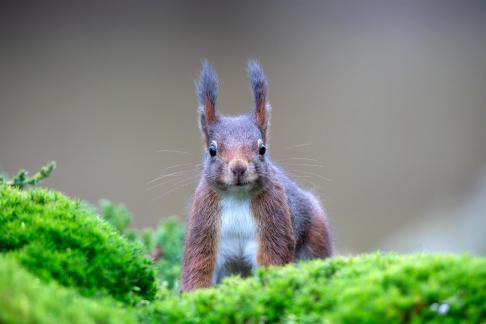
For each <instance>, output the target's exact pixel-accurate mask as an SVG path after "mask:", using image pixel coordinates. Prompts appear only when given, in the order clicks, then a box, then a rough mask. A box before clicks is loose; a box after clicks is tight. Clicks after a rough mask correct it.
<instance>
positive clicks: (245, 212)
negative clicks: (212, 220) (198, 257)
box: [213, 195, 257, 283]
mask: <svg viewBox="0 0 486 324" xmlns="http://www.w3.org/2000/svg"><path fill="white" fill-rule="evenodd" d="M220 204H221V205H220V208H221V213H220V216H221V223H220V237H219V244H218V254H217V259H216V268H215V271H214V274H213V282H214V283H216V282H219V281H220V280H221V279H222V278H223V277H225V276H227V275H231V274H233V273H235V272H239V269H238V267H244V268H249V269H251V270H253V269H254V268H255V267H256V253H257V237H256V225H255V219H254V217H253V215H252V211H251V200H250V199H248V198H245V197H238V196H233V195H228V196H226V197H224V198H223V199H222V200H221V203H220ZM235 262H236V264H240V266H238V265H237V266H236V267H235ZM230 264H231V266H230Z"/></svg>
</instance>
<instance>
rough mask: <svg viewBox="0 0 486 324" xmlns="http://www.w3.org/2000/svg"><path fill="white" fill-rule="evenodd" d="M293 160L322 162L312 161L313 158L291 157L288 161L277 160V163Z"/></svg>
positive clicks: (313, 160)
mask: <svg viewBox="0 0 486 324" xmlns="http://www.w3.org/2000/svg"><path fill="white" fill-rule="evenodd" d="M291 160H296V161H309V162H319V163H320V162H321V161H319V160H318V159H312V158H304V157H291V158H287V159H276V160H275V161H291Z"/></svg>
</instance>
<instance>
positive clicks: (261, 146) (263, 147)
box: [258, 143, 267, 155]
mask: <svg viewBox="0 0 486 324" xmlns="http://www.w3.org/2000/svg"><path fill="white" fill-rule="evenodd" d="M266 151H267V148H266V146H265V144H263V143H260V146H259V147H258V153H260V155H264V154H265V152H266Z"/></svg>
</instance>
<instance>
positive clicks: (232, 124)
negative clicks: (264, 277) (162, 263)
mask: <svg viewBox="0 0 486 324" xmlns="http://www.w3.org/2000/svg"><path fill="white" fill-rule="evenodd" d="M248 77H249V80H250V85H251V90H252V92H253V96H254V101H255V107H254V108H253V111H252V112H251V113H250V114H247V115H242V116H237V117H229V116H223V115H220V114H219V113H218V111H217V110H216V98H217V96H218V79H217V76H216V73H215V72H214V70H213V68H212V67H211V66H210V65H209V64H208V63H207V62H203V65H202V69H201V74H200V77H199V80H198V81H197V82H196V93H197V97H198V103H199V107H198V113H199V127H200V130H201V133H202V137H203V141H204V151H203V167H202V170H203V171H202V174H201V177H200V179H199V183H198V185H197V188H196V192H195V195H194V200H193V203H192V208H191V212H190V217H189V221H188V225H187V236H186V241H185V247H184V260H183V271H182V278H181V286H182V290H183V291H189V290H193V289H197V288H206V287H210V286H212V285H215V284H217V283H219V282H220V281H221V279H222V278H224V277H225V276H228V275H232V274H239V275H241V276H248V275H250V274H251V273H252V272H253V271H254V270H255V269H256V268H257V267H260V266H269V265H284V264H287V263H290V262H293V261H297V260H306V259H314V258H326V257H329V256H331V255H332V250H333V248H332V241H331V235H330V229H329V225H328V222H327V218H326V214H325V212H324V210H323V209H322V207H321V205H320V203H319V201H318V199H317V198H316V197H315V196H314V195H313V194H311V193H310V192H307V191H304V190H303V189H301V188H300V187H298V186H297V184H296V183H295V182H293V181H292V180H290V179H289V178H288V177H287V175H285V173H284V172H283V171H282V170H281V169H280V168H278V167H277V166H276V165H275V164H273V163H272V161H271V160H270V156H269V152H268V149H267V145H268V144H267V143H268V128H269V119H270V109H271V107H270V104H269V102H268V84H267V80H266V78H265V75H264V73H263V70H262V69H261V67H260V65H259V64H258V63H257V62H256V61H249V63H248Z"/></svg>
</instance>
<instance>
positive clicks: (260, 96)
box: [248, 60, 271, 141]
mask: <svg viewBox="0 0 486 324" xmlns="http://www.w3.org/2000/svg"><path fill="white" fill-rule="evenodd" d="M248 79H250V87H251V91H252V92H253V96H254V98H255V109H254V111H253V117H254V118H255V122H256V124H257V125H258V127H260V129H261V131H262V134H263V136H264V138H263V140H264V141H265V138H266V136H267V132H268V125H269V121H270V110H271V107H270V104H269V103H268V101H267V97H268V84H267V79H266V78H265V74H264V73H263V70H262V68H261V67H260V65H259V64H258V62H257V61H256V60H250V61H248Z"/></svg>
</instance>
